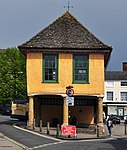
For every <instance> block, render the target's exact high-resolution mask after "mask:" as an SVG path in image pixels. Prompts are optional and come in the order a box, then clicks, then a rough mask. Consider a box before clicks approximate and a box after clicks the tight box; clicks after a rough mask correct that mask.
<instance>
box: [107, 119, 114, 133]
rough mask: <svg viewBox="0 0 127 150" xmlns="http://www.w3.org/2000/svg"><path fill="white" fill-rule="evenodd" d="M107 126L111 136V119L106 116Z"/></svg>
mask: <svg viewBox="0 0 127 150" xmlns="http://www.w3.org/2000/svg"><path fill="white" fill-rule="evenodd" d="M107 127H108V132H109V136H111V135H112V128H113V121H112V120H111V118H108V120H107Z"/></svg>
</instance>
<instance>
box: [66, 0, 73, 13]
mask: <svg viewBox="0 0 127 150" xmlns="http://www.w3.org/2000/svg"><path fill="white" fill-rule="evenodd" d="M64 8H67V10H68V11H69V10H70V8H73V6H70V1H69V0H68V5H67V6H64Z"/></svg>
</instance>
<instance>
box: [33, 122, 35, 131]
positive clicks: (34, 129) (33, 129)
mask: <svg viewBox="0 0 127 150" xmlns="http://www.w3.org/2000/svg"><path fill="white" fill-rule="evenodd" d="M33 130H35V119H34V120H33Z"/></svg>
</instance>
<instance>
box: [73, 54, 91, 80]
mask: <svg viewBox="0 0 127 150" xmlns="http://www.w3.org/2000/svg"><path fill="white" fill-rule="evenodd" d="M87 63H88V58H87V56H79V55H77V56H74V81H76V82H78V81H79V82H80V81H87V69H88V68H87V66H88V64H87Z"/></svg>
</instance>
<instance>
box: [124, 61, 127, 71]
mask: <svg viewBox="0 0 127 150" xmlns="http://www.w3.org/2000/svg"><path fill="white" fill-rule="evenodd" d="M123 71H127V62H123Z"/></svg>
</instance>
